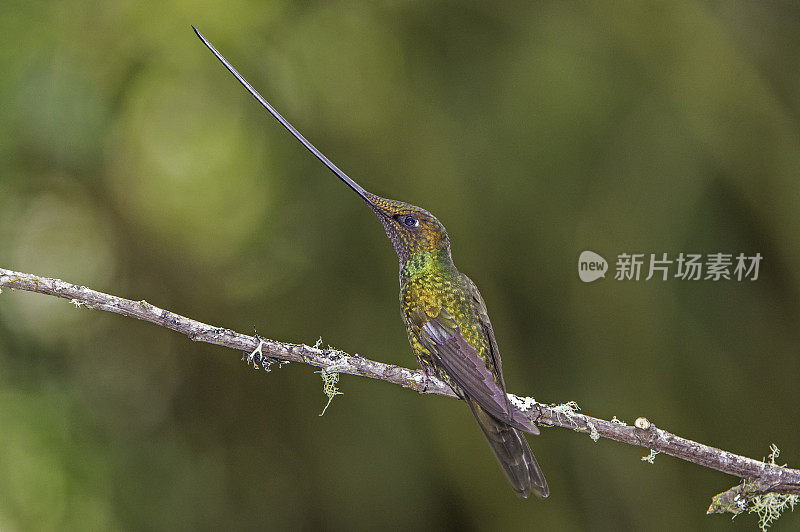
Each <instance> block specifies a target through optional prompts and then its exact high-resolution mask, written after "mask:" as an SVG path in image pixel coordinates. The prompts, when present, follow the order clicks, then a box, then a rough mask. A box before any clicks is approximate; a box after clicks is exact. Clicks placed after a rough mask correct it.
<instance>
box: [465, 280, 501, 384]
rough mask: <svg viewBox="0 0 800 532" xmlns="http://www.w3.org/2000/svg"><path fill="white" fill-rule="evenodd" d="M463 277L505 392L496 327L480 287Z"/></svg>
mask: <svg viewBox="0 0 800 532" xmlns="http://www.w3.org/2000/svg"><path fill="white" fill-rule="evenodd" d="M461 277H462V278H463V279H464V282H465V283H467V286H468V287H469V289H470V293H471V294H472V304H473V306H474V307H475V311H476V312H477V313H478V321H479V322H480V324H481V328H483V333H484V335H486V339H487V340H488V341H489V348H490V355H491V359H492V363H493V364H494V370H495V373H496V374H497V376H498V377H499V379H500V387H501V388H502V389H503V392H504V393H505V391H506V383H505V380H504V379H503V361H502V360H500V350H499V349H498V348H497V341H496V340H495V339H494V329H493V328H492V323H491V322H490V321H489V313H488V312H487V311H486V303H485V302H484V301H483V296H481V293H480V291H479V290H478V287H477V286H476V285H475V283H474V282H472V279H470V278H469V277H467V276H466V275H464V274H463V273H462V274H461Z"/></svg>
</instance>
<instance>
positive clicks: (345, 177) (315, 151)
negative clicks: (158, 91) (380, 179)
mask: <svg viewBox="0 0 800 532" xmlns="http://www.w3.org/2000/svg"><path fill="white" fill-rule="evenodd" d="M192 29H193V30H194V32H195V33H196V34H197V36H198V37H199V38H200V40H201V41H203V44H205V45H206V46H207V47H208V49H209V50H211V53H212V54H214V55H215V56H216V58H217V59H219V60H220V62H221V63H222V64H223V65H225V68H227V69H228V70H229V71H230V73H231V74H233V76H234V77H235V78H236V79H237V80H239V83H241V84H242V86H244V88H245V89H247V92H249V93H250V94H252V95H253V98H255V99H256V100H258V103H260V104H261V105H263V106H264V108H265V109H266V110H267V111H269V114H271V115H272V116H274V117H275V119H276V120H277V121H278V122H280V123H281V125H282V126H283V127H285V128H286V129H287V130H288V131H289V133H291V134H292V135H293V136H294V138H296V139H297V140H299V141H300V143H301V144H302V145H303V146H305V147H306V149H307V150H308V151H310V152H311V153H313V154H314V155H315V156H316V157H317V159H319V160H320V161H322V164H324V165H325V166H327V167H328V169H330V171H331V172H333V173H334V174H336V175H337V176H338V177H339V179H341V180H342V181H344V182H345V183H347V185H348V186H349V187H350V188H352V189H353V190H355V191H356V194H358V195H359V196H361V197H362V198H363V199H364V201H366V202H367V203H368V204H369V205H370V206H371V207H373V208H377V206H376V205H375V203H374V202H373V201H372V200H371V199H370V196H372V194H370V193H369V192H367V191H366V190H364V188H363V187H362V186H361V185H359V184H358V183H356V182H355V181H353V180H352V179H350V176H348V175H347V174H345V173H344V172H342V171H341V170H340V169H339V167H338V166H336V165H335V164H333V163H332V162H331V160H330V159H328V158H327V157H325V155H323V153H322V152H321V151H319V150H318V149H317V148H316V147H315V146H314V145H313V144H311V143H310V142H309V141H308V140H307V139H306V138H305V137H304V136H303V135H302V134H301V133H300V132H299V131H297V130H296V129H295V128H294V126H293V125H292V124H290V123H289V121H288V120H286V119H285V118H284V117H283V116H282V115H281V114H280V113H279V112H278V110H277V109H275V108H274V107H272V105H270V103H269V102H268V101H267V100H265V99H264V97H263V96H261V95H260V94H259V93H258V91H257V90H255V89H254V88H253V86H252V85H250V84H249V83H248V82H247V80H246V79H244V77H242V75H241V74H239V72H238V71H237V70H236V69H235V68H233V66H232V65H231V64H230V63H229V62H228V60H227V59H225V58H224V57H223V56H222V54H221V53H219V52H218V51H217V49H216V48H214V45H212V44H211V43H210V42H208V39H206V38H205V37H203V34H202V33H200V31H199V30H198V29H197V28H195V27H194V26H192Z"/></svg>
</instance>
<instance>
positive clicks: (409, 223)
mask: <svg viewBox="0 0 800 532" xmlns="http://www.w3.org/2000/svg"><path fill="white" fill-rule="evenodd" d="M403 225H405V226H406V227H416V226H418V225H419V220H417V219H416V218H415V217H414V216H412V215H410V214H408V215H406V216H403Z"/></svg>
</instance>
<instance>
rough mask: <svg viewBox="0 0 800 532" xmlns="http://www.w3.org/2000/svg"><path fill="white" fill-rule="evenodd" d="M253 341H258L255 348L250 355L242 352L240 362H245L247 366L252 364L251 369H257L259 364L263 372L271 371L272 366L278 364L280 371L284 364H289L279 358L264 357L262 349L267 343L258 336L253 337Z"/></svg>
mask: <svg viewBox="0 0 800 532" xmlns="http://www.w3.org/2000/svg"><path fill="white" fill-rule="evenodd" d="M255 339H256V340H258V345H257V346H256V348H255V349H253V351H252V352H250V353H248V352H247V351H243V352H242V360H244V361H245V362H247V365H248V366H249V365H250V364H252V365H253V369H259V367H258V365H259V364H261V367H262V368H264V371H272V368H271V366H272V364H278V369H280V368H281V367H282V366H283V365H284V364H288V363H289V361H288V360H281V359H280V358H275V357H271V356H267V355H265V354H264V351H263V348H264V346H265V345H267V343H266V342H265V341H264V339H263V338H261V337H260V336H259V335H258V334H256V335H255Z"/></svg>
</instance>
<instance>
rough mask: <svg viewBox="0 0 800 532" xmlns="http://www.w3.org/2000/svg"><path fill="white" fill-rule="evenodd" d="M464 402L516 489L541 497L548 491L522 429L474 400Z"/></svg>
mask: <svg viewBox="0 0 800 532" xmlns="http://www.w3.org/2000/svg"><path fill="white" fill-rule="evenodd" d="M467 403H468V404H469V407H470V408H471V409H472V415H474V416H475V419H476V420H477V421H478V425H480V427H481V430H482V431H483V434H484V435H485V436H486V439H487V440H488V441H489V445H490V446H491V448H492V451H494V454H495V456H496V457H497V461H498V462H499V463H500V467H502V468H503V471H504V472H505V474H506V477H508V480H509V481H510V482H511V485H512V486H513V487H514V489H515V490H516V491H517V493H518V494H519V495H520V496H521V497H524V498H526V499H527V498H528V495H529V494H530V492H531V490H533V492H534V493H535V494H536V495H537V496H539V497H541V498H542V499H544V498H545V497H547V496H548V495H550V489H549V488H548V487H547V481H546V480H545V479H544V474H542V470H541V469H539V464H538V463H537V462H536V458H534V456H533V453H532V452H531V448H530V446H529V445H528V441H527V440H526V439H525V436H524V435H523V434H522V432H520V431H519V430H518V429H515V428H514V427H512V426H510V425H508V424H507V423H503V422H502V421H498V420H497V419H495V418H493V417H492V416H490V415H489V414H487V413H486V411H485V410H484V409H482V408H481V407H480V406H479V405H478V404H477V403H475V402H473V401H471V400H469V399H467Z"/></svg>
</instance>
